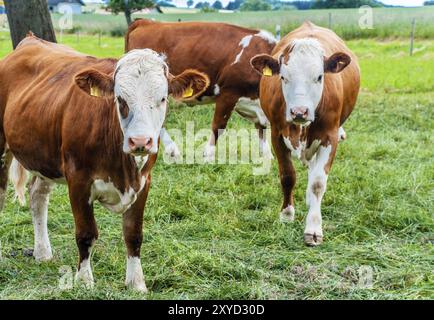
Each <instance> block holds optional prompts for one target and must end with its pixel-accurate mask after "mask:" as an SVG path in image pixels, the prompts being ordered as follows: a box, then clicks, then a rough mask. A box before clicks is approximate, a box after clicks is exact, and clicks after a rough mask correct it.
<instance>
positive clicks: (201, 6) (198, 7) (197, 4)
mask: <svg viewBox="0 0 434 320" xmlns="http://www.w3.org/2000/svg"><path fill="white" fill-rule="evenodd" d="M194 8H195V9H202V8H203V2H198V3H196V5H195V6H194Z"/></svg>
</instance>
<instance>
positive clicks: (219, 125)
mask: <svg viewBox="0 0 434 320" xmlns="http://www.w3.org/2000/svg"><path fill="white" fill-rule="evenodd" d="M238 99H239V96H238V95H235V94H232V93H230V92H228V91H226V92H222V93H220V94H219V95H218V96H217V98H216V107H215V110H214V118H213V120H212V129H211V130H212V132H211V135H210V137H209V140H208V143H207V144H206V146H205V149H204V151H203V158H204V161H205V162H210V163H213V162H214V160H215V149H216V144H217V140H218V138H219V136H220V135H222V134H223V131H224V130H225V129H226V125H227V124H228V120H229V118H230V116H231V113H232V110H234V107H235V104H236V103H237V101H238Z"/></svg>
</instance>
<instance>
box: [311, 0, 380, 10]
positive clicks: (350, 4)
mask: <svg viewBox="0 0 434 320" xmlns="http://www.w3.org/2000/svg"><path fill="white" fill-rule="evenodd" d="M311 2H313V3H312V7H311V8H312V9H330V8H358V7H361V6H366V5H368V6H370V7H383V6H384V4H383V3H381V2H380V1H377V0H316V1H311Z"/></svg>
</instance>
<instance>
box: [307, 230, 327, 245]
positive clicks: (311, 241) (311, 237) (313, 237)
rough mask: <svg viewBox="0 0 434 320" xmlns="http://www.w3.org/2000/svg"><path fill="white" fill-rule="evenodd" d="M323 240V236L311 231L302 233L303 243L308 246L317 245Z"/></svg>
mask: <svg viewBox="0 0 434 320" xmlns="http://www.w3.org/2000/svg"><path fill="white" fill-rule="evenodd" d="M322 241H323V236H320V235H317V234H311V233H305V234H304V243H305V244H306V245H307V246H309V247H316V246H319V245H320V244H321V243H322Z"/></svg>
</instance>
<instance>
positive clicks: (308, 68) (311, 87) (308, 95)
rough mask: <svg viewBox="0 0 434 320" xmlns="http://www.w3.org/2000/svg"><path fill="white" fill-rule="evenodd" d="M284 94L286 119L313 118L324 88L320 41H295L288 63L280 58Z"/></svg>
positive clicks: (283, 58) (303, 120) (305, 119)
mask: <svg viewBox="0 0 434 320" xmlns="http://www.w3.org/2000/svg"><path fill="white" fill-rule="evenodd" d="M280 61H281V65H280V79H281V82H282V94H283V97H284V99H285V102H286V112H285V117H286V121H287V122H292V121H294V122H300V123H305V122H309V121H310V122H312V121H314V120H315V110H316V108H317V106H318V105H319V102H320V100H321V96H322V93H323V89H324V81H323V80H324V51H323V50H322V48H321V45H320V44H319V42H318V41H316V40H314V39H303V40H299V41H295V43H294V44H293V49H292V52H291V53H290V55H289V59H287V61H286V63H285V57H282V58H281V59H280Z"/></svg>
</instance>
